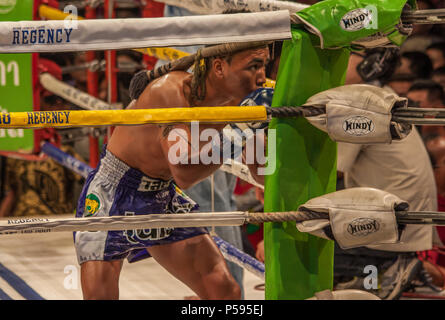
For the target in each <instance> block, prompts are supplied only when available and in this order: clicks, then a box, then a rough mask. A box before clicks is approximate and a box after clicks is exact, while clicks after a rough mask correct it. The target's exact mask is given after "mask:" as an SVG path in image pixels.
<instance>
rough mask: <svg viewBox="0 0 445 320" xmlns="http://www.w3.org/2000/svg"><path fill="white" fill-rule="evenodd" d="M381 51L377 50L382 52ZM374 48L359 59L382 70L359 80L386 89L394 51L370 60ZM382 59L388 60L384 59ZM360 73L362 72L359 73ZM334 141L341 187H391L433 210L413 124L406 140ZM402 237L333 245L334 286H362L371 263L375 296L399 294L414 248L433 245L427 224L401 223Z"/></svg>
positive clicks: (415, 206) (432, 190)
mask: <svg viewBox="0 0 445 320" xmlns="http://www.w3.org/2000/svg"><path fill="white" fill-rule="evenodd" d="M383 50H385V51H386V50H391V49H390V48H386V49H383ZM385 51H383V52H380V54H385ZM374 52H375V51H371V52H368V53H367V54H366V56H365V57H364V59H365V61H364V63H370V62H372V61H383V62H382V63H380V65H379V67H380V69H381V70H382V71H381V72H380V73H378V74H375V75H374V76H373V77H372V78H369V77H368V78H367V77H364V78H362V79H361V81H360V82H361V83H369V82H370V80H372V83H373V84H374V85H378V86H380V87H383V88H386V90H388V91H389V92H391V88H388V87H387V86H385V84H386V83H388V80H389V79H390V78H391V70H393V67H394V66H393V64H394V61H393V60H397V54H396V53H395V52H393V55H394V56H393V57H391V55H390V56H389V58H387V59H375V57H373V56H372V54H373V53H374ZM377 53H379V51H377ZM368 59H369V60H370V61H368ZM385 61H386V62H388V63H384V62H385ZM356 63H357V62H356ZM356 63H355V64H356ZM351 66H354V64H351ZM358 66H359V67H358V68H357V67H353V68H352V69H350V70H348V73H349V77H348V78H347V79H349V80H351V79H356V78H357V75H355V76H354V75H353V73H354V72H357V73H359V70H361V69H360V66H363V65H360V63H359V64H358ZM359 76H361V77H363V75H362V74H361V73H359ZM347 84H352V83H351V82H347ZM337 145H338V159H337V167H338V171H340V172H343V173H344V184H345V187H346V188H353V187H372V188H377V189H381V190H384V191H387V192H390V193H392V194H395V195H396V196H398V197H400V198H401V199H404V200H406V201H408V202H409V203H410V208H411V209H412V210H413V211H434V210H435V209H436V208H437V204H436V201H435V199H436V187H435V184H434V176H433V172H432V168H431V164H430V161H429V157H428V154H427V152H426V150H425V146H424V144H423V141H422V139H421V138H420V136H419V133H418V132H417V130H416V128H413V130H412V132H411V133H410V134H409V135H408V136H407V137H406V138H405V139H403V140H400V141H393V142H392V143H391V144H376V145H374V144H368V145H359V144H351V143H338V144H337ZM401 241H402V243H400V244H394V245H370V246H367V247H363V248H355V249H349V250H342V249H341V248H339V247H338V246H337V245H336V248H335V258H334V275H335V282H336V286H337V289H348V288H349V289H353V288H355V289H361V290H364V289H365V288H364V286H363V277H364V275H363V270H364V267H365V266H366V265H369V264H370V265H375V266H376V267H377V268H378V270H379V275H381V276H382V277H381V281H379V282H380V284H381V288H380V290H379V292H378V295H379V296H380V297H381V298H382V299H390V300H392V299H398V298H399V297H400V296H401V294H402V292H403V290H404V289H405V288H406V285H407V284H409V283H410V281H411V280H412V279H413V277H415V275H416V274H417V273H418V272H419V271H420V269H419V268H420V267H421V262H420V260H419V259H418V258H417V256H416V251H420V250H429V249H431V247H432V227H431V226H414V225H409V226H406V228H405V231H404V233H403V234H402V238H401ZM419 266H420V267H419ZM345 276H347V277H352V276H355V277H356V278H355V279H351V278H349V279H348V280H351V281H347V280H345V279H342V277H345Z"/></svg>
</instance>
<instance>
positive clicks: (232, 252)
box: [213, 236, 265, 280]
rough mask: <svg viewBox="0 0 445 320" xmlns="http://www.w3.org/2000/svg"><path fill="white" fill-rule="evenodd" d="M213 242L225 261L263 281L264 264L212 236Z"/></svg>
mask: <svg viewBox="0 0 445 320" xmlns="http://www.w3.org/2000/svg"><path fill="white" fill-rule="evenodd" d="M213 240H214V241H215V243H216V245H217V246H218V248H219V250H220V251H221V253H222V255H223V256H224V258H225V259H226V260H229V261H232V262H233V263H235V264H237V265H239V266H240V267H242V268H244V269H246V270H247V271H250V272H251V273H253V274H254V275H256V276H258V277H259V278H260V279H263V280H264V273H265V267H264V263H262V262H260V261H258V260H256V259H255V258H253V257H251V256H250V255H248V254H246V253H244V252H242V251H241V250H239V249H238V248H236V247H234V246H233V245H231V244H230V243H228V242H227V241H225V240H223V239H221V238H220V237H217V236H213Z"/></svg>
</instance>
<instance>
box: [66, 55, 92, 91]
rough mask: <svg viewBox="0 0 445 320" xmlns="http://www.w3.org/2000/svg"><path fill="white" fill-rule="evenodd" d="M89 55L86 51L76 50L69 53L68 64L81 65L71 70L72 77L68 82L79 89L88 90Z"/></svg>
mask: <svg viewBox="0 0 445 320" xmlns="http://www.w3.org/2000/svg"><path fill="white" fill-rule="evenodd" d="M86 64H87V55H86V52H75V53H73V54H71V55H69V63H68V66H72V67H74V66H76V67H79V69H78V70H74V71H71V72H70V76H71V79H70V80H68V81H67V82H68V84H70V85H72V86H73V87H76V88H77V89H79V90H81V91H83V92H87V70H88V68H87V67H86Z"/></svg>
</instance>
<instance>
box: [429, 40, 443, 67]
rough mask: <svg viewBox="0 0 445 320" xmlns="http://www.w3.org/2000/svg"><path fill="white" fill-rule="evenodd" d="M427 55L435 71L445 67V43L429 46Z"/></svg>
mask: <svg viewBox="0 0 445 320" xmlns="http://www.w3.org/2000/svg"><path fill="white" fill-rule="evenodd" d="M426 54H427V55H428V57H429V58H430V60H431V62H432V64H433V69H434V70H435V69H438V68H441V67H445V42H437V43H433V44H432V45H430V46H428V48H426Z"/></svg>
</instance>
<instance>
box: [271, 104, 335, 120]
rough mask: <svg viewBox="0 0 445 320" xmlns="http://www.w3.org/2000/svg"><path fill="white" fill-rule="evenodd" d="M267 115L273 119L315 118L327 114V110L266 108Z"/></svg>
mask: <svg viewBox="0 0 445 320" xmlns="http://www.w3.org/2000/svg"><path fill="white" fill-rule="evenodd" d="M266 113H267V115H268V116H270V117H272V118H291V117H314V116H318V115H320V114H325V113H326V108H318V107H312V106H304V107H266Z"/></svg>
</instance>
